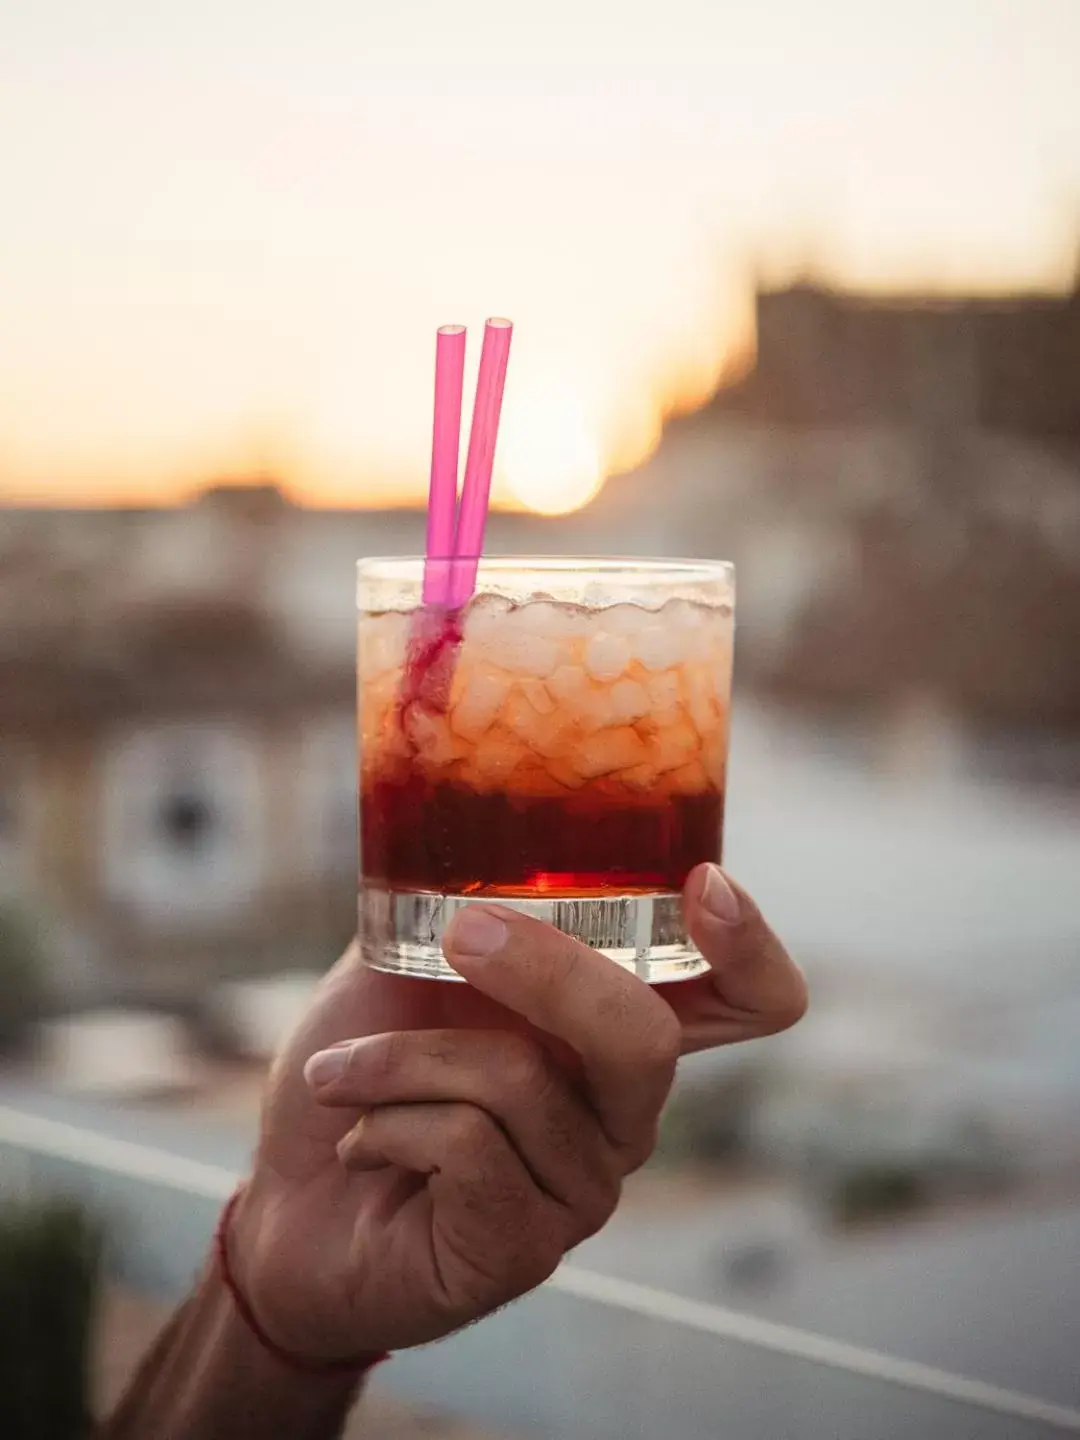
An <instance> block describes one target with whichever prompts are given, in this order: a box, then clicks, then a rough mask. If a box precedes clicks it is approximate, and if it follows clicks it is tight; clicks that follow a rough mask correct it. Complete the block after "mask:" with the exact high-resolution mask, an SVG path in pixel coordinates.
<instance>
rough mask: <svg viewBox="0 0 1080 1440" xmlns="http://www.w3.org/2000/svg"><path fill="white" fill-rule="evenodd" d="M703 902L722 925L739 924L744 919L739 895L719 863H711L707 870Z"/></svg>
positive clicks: (702, 889) (703, 888) (702, 891)
mask: <svg viewBox="0 0 1080 1440" xmlns="http://www.w3.org/2000/svg"><path fill="white" fill-rule="evenodd" d="M701 904H702V907H703V908H704V909H706V910H707V911H708V912H709V914H710V915H711V916H712V917H713V918H714V919H715V920H719V921H720V923H721V924H722V925H737V924H738V923H739V921H740V920H741V919H742V907H741V906H740V905H739V897H738V896H737V895H736V894H735V891H734V890H733V889H732V888H731V886H730V885H729V884H728V882H727V879H726V878H725V876H724V872H723V871H722V870H721V869H720V867H719V865H710V866H709V867H708V868H707V869H706V871H705V884H704V885H703V886H702V887H701Z"/></svg>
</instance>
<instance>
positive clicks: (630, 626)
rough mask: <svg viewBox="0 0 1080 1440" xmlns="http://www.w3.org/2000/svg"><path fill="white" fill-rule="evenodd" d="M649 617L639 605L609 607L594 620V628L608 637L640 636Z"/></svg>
mask: <svg viewBox="0 0 1080 1440" xmlns="http://www.w3.org/2000/svg"><path fill="white" fill-rule="evenodd" d="M648 621H649V615H648V612H647V611H645V610H642V609H640V608H639V607H638V606H637V605H609V606H608V607H607V609H605V610H601V611H600V613H599V614H598V615H596V616H595V617H594V618H593V622H592V628H593V629H600V630H603V631H604V632H606V633H607V634H608V635H633V636H637V635H640V633H641V631H642V629H643V627H644V626H646V625H647V624H648Z"/></svg>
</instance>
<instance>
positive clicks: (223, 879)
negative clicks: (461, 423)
mask: <svg viewBox="0 0 1080 1440" xmlns="http://www.w3.org/2000/svg"><path fill="white" fill-rule="evenodd" d="M104 819H105V825H104V837H103V846H102V863H103V881H104V886H105V889H106V891H107V893H108V894H109V895H111V897H112V898H113V899H114V900H118V901H121V902H123V903H125V904H127V905H130V906H132V907H133V908H135V909H136V910H138V911H139V912H140V913H141V915H142V916H143V918H145V919H147V920H154V921H157V922H159V923H163V924H167V923H168V921H169V920H170V918H171V917H176V919H177V920H178V921H179V922H181V923H183V924H184V925H185V926H189V925H191V924H193V923H194V924H197V923H198V922H199V920H200V918H201V919H205V921H206V923H208V924H215V923H219V922H220V921H221V920H223V919H225V918H227V917H229V916H231V915H233V914H235V913H236V912H242V911H243V909H244V908H245V907H246V906H247V905H248V904H250V903H252V902H253V901H254V899H255V897H256V892H257V889H258V887H259V885H260V884H261V883H262V880H263V876H264V864H265V853H264V852H265V834H264V829H263V776H262V775H261V773H260V767H259V750H258V746H257V744H256V743H255V740H254V737H251V736H249V735H247V734H245V732H244V731H243V729H242V728H241V727H233V726H225V725H215V724H208V723H200V724H189V725H161V726H156V727H154V728H151V729H146V730H140V731H138V732H135V733H131V734H127V735H123V736H118V737H117V739H116V741H115V742H114V744H113V746H112V748H111V749H110V751H109V753H108V755H107V757H106V762H105V773H104Z"/></svg>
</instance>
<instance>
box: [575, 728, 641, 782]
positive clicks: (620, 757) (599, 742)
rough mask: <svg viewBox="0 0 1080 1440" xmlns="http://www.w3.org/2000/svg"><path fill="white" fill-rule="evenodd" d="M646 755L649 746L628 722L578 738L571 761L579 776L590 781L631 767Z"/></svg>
mask: <svg viewBox="0 0 1080 1440" xmlns="http://www.w3.org/2000/svg"><path fill="white" fill-rule="evenodd" d="M648 758H649V752H648V749H647V747H646V745H645V742H644V740H642V738H641V736H640V735H639V734H638V733H637V731H636V730H634V729H633V728H632V727H631V726H629V725H617V726H614V727H612V728H610V729H607V730H598V731H597V732H596V733H595V734H594V735H589V736H587V737H586V738H585V739H584V740H581V741H579V742H578V744H577V745H575V746H574V749H573V752H572V755H571V764H572V765H573V766H574V768H575V770H577V772H578V774H579V775H583V776H585V778H586V779H587V780H592V779H595V778H596V777H597V776H599V775H610V774H611V773H612V772H613V771H615V770H630V769H632V768H633V767H634V766H635V765H641V764H644V763H645V761H646V760H648Z"/></svg>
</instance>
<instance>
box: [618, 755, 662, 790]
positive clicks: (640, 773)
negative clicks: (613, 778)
mask: <svg viewBox="0 0 1080 1440" xmlns="http://www.w3.org/2000/svg"><path fill="white" fill-rule="evenodd" d="M656 778H657V772H656V768H655V766H652V765H649V764H647V763H646V764H644V765H632V766H631V767H630V769H629V770H623V771H621V772H620V775H619V779H620V780H621V781H622V782H623V784H624V785H625V786H626V787H627V789H628V790H634V791H636V792H637V793H639V794H646V793H647V792H648V791H650V790H651V789H652V788H653V786H654V785H655V784H656Z"/></svg>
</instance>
